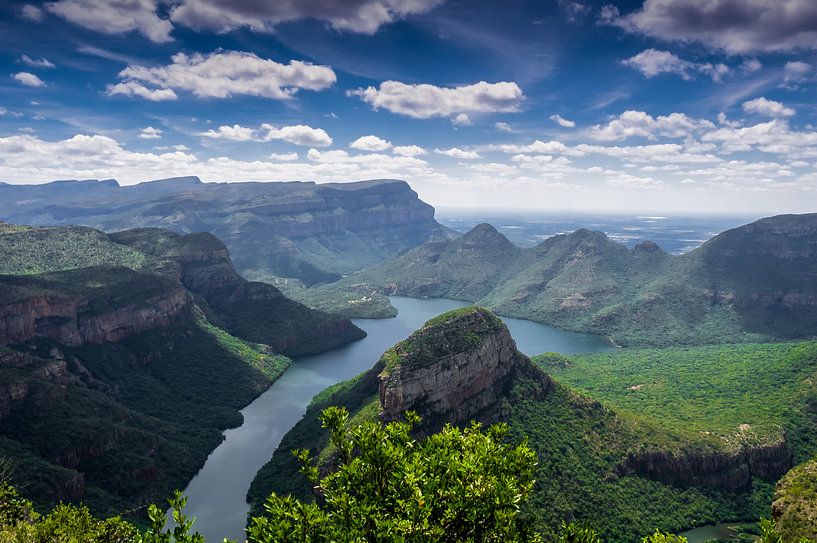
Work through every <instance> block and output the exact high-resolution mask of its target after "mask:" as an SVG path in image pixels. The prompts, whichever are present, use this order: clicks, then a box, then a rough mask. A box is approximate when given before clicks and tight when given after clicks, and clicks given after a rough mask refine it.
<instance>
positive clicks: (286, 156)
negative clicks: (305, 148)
mask: <svg viewBox="0 0 817 543" xmlns="http://www.w3.org/2000/svg"><path fill="white" fill-rule="evenodd" d="M267 158H269V159H270V160H275V161H280V162H292V161H293V160H298V153H295V152H292V153H270V154H269V156H267Z"/></svg>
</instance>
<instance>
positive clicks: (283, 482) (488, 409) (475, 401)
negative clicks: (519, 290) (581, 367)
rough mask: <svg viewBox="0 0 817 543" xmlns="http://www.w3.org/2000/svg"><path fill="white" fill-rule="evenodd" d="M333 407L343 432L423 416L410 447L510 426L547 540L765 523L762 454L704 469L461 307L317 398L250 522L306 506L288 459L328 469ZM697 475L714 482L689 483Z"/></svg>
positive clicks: (265, 475)
mask: <svg viewBox="0 0 817 543" xmlns="http://www.w3.org/2000/svg"><path fill="white" fill-rule="evenodd" d="M332 405H342V406H344V407H346V408H347V409H348V410H349V412H350V423H351V424H355V423H358V422H361V421H366V420H380V421H384V422H385V421H391V420H395V419H399V418H400V417H401V416H402V414H403V413H405V411H406V410H412V411H415V412H417V413H418V414H420V415H421V417H422V422H421V424H420V426H419V427H418V429H417V430H418V435H419V436H422V435H423V434H425V433H427V432H431V431H434V430H436V429H438V428H440V427H441V426H442V425H444V424H448V423H450V424H456V425H467V424H470V422H471V421H472V420H473V421H479V422H482V423H487V424H490V423H496V422H505V423H508V424H509V425H510V427H511V433H512V436H513V438H518V439H522V438H523V436H524V437H525V438H527V439H528V443H529V445H530V446H531V447H532V448H533V449H534V450H535V451H536V452H537V453H538V455H539V466H538V468H537V469H538V472H537V475H536V479H537V485H536V487H535V491H534V497H533V499H532V500H531V501H530V503H526V504H524V508H525V511H526V513H529V514H530V515H531V519H532V522H535V523H536V524H537V527H538V528H540V529H541V530H542V531H543V532H544V533H546V534H551V535H552V534H554V533H555V532H556V531H557V530H558V527H559V525H560V524H561V522H562V521H563V520H565V519H575V520H579V521H581V520H591V519H592V520H593V522H594V524H595V525H596V526H600V527H601V530H602V532H603V534H604V536H605V538H606V539H608V540H613V541H633V540H635V539H636V538H637V536H639V535H643V534H646V533H650V532H652V531H654V530H655V529H656V528H660V529H662V530H678V529H681V528H686V527H689V526H692V525H694V524H696V523H700V522H701V521H702V519H707V520H708V521H718V520H723V521H726V520H728V519H729V518H751V517H753V516H755V514H762V513H761V508H756V504H757V503H761V502H762V500H753V499H752V493H753V485H752V484H751V482H752V481H751V478H752V477H753V476H754V474H758V475H759V474H760V473H761V472H764V473H766V471H767V470H768V471H769V472H770V471H773V470H775V469H777V468H776V467H775V466H772V464H773V463H774V462H777V461H778V460H780V458H779V457H778V456H777V453H776V452H771V451H769V454H768V455H764V453H758V454H753V455H750V456H751V458H749V459H747V458H745V457H737V456H735V457H732V456H729V455H728V454H723V462H722V465H719V466H718V467H716V468H713V469H709V468H708V464H709V463H713V466H714V463H717V462H715V461H713V458H714V457H715V456H714V455H712V456H707V455H706V454H699V453H700V452H701V451H707V450H709V451H712V450H713V449H712V448H711V444H710V443H701V444H700V447H696V446H695V445H694V444H691V443H688V442H687V441H686V439H685V438H681V437H679V436H676V435H674V434H673V433H672V432H670V431H668V430H666V429H662V428H661V427H660V426H658V425H653V424H650V423H649V422H648V420H647V417H646V416H632V415H629V414H621V413H617V412H615V411H613V410H611V409H609V408H608V407H606V406H605V405H604V404H602V403H600V402H597V401H595V400H592V399H590V398H588V397H587V396H583V395H581V394H578V393H576V392H573V391H572V390H570V389H568V388H566V387H565V386H562V385H560V384H559V383H558V382H556V381H554V380H553V379H551V378H550V377H549V376H548V375H547V374H546V373H545V372H543V371H542V370H541V369H540V368H538V367H536V366H535V365H534V364H533V363H532V362H531V361H530V360H529V359H528V358H527V357H526V356H524V355H523V354H521V353H519V352H518V351H517V349H516V345H515V343H514V341H513V339H512V338H511V336H510V334H509V332H508V329H507V328H506V327H505V325H504V324H503V323H502V322H501V321H500V320H499V319H498V318H497V317H496V316H495V315H493V314H492V313H491V312H490V311H488V310H485V309H481V308H466V309H462V310H457V311H454V312H450V313H446V314H444V315H441V316H440V317H437V318H435V319H432V320H431V321H429V322H428V323H426V324H425V326H423V327H422V328H420V329H419V330H418V331H416V332H415V333H413V334H412V335H411V336H409V338H408V339H406V340H404V341H402V342H400V343H398V344H397V345H395V346H394V347H393V348H391V349H389V350H388V351H386V353H384V355H383V356H382V357H381V359H380V361H379V362H378V363H377V364H376V365H375V366H374V367H373V368H372V369H371V370H369V371H368V372H366V373H364V374H362V375H360V376H359V377H357V378H355V379H352V380H350V381H347V382H345V383H341V384H339V385H336V386H333V387H330V388H329V389H327V390H326V391H324V392H323V393H321V394H320V395H318V396H317V397H316V398H315V400H313V403H312V404H311V405H310V407H309V408H308V410H307V413H306V415H305V417H304V418H303V419H302V420H301V422H299V423H298V424H297V425H296V426H295V427H294V428H293V429H292V430H291V431H290V432H289V433H288V434H287V435H286V436H285V437H284V439H283V440H282V442H281V445H280V446H279V447H278V449H277V450H276V451H275V452H274V454H273V457H272V459H271V461H270V462H269V463H268V464H267V465H266V466H264V468H262V470H261V471H260V472H259V474H258V476H257V477H256V479H255V480H254V481H253V484H252V486H251V488H250V491H249V494H248V498H249V500H250V502H251V503H252V506H253V511H254V512H256V513H257V512H260V511H261V504H262V503H263V500H264V498H265V497H266V496H268V495H269V494H270V493H271V492H273V491H274V492H276V493H278V494H281V495H287V494H293V495H296V496H298V497H301V498H309V496H310V495H311V488H310V486H309V484H308V482H307V481H306V480H305V479H304V478H300V477H298V476H297V475H296V474H297V472H298V464H297V461H296V460H295V459H294V458H293V456H292V454H291V451H292V450H293V449H296V448H307V449H309V450H311V451H312V452H313V453H316V454H317V458H318V462H319V463H321V467H322V468H323V469H331V465H332V455H333V452H332V450H330V449H329V448H327V438H326V435H325V432H324V431H322V430H321V428H320V424H319V422H318V420H317V418H318V414H319V413H320V411H321V410H322V409H324V408H326V407H328V406H332ZM682 448H685V450H686V451H689V454H687V453H686V452H684V453H683V454H680V453H676V456H673V455H672V454H670V453H668V452H667V453H665V454H666V457H665V458H666V459H669V458H675V460H674V462H675V464H673V462H670V461H663V463H662V465H661V466H659V463H661V462H659V459H658V456H657V455H656V456H654V457H650V458H651V459H652V460H653V463H652V464H649V461H647V460H643V462H644V466H646V465H649V466H650V469H640V468H641V467H642V465H641V464H637V462H635V459H636V458H641V459H645V458H646V457H644V456H639V453H640V452H641V451H648V450H652V451H678V450H681V449H682ZM780 454H782V455H783V457H784V459H785V458H788V453H787V452H785V451H784V450H781V452H780ZM628 461H629V462H632V464H628ZM747 461H748V462H749V464H750V465H752V466H753V467H751V468H750V469H749V472H748V473H749V475H750V478H749V480H748V481H747V480H745V479H743V478H741V479H740V480H738V479H737V478H734V477H730V478H723V479H720V480H719V479H718V478H717V474H718V473H720V471H721V470H723V471H725V472H730V473H732V472H735V473H737V472H740V471H741V469H742V467H741V466H742V465H743V464H744V463H745V462H747ZM763 462H768V463H769V467H768V468H764V467H762V466H761V464H762V463H763ZM628 465H629V466H630V468H632V469H628V468H626V466H628ZM688 467H689V469H688ZM700 467H704V468H705V469H709V474H710V475H712V477H710V478H706V477H705V476H702V474H699V473H697V472H695V469H696V468H700ZM752 470H754V471H752Z"/></svg>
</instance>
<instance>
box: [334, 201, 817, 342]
mask: <svg viewBox="0 0 817 543" xmlns="http://www.w3.org/2000/svg"><path fill="white" fill-rule="evenodd" d="M336 287H338V288H341V289H345V290H348V291H361V292H369V291H372V290H379V291H381V292H385V293H395V294H402V295H406V296H419V297H426V296H428V297H447V298H455V299H460V300H467V301H472V302H476V303H479V304H481V305H485V306H487V307H490V308H492V309H495V310H497V311H499V312H500V313H503V314H506V315H509V316H516V317H523V318H529V319H532V320H536V321H539V322H544V323H547V324H552V325H555V326H559V327H562V328H567V329H571V330H581V331H589V332H595V333H600V334H605V335H610V336H612V337H613V338H614V339H615V340H616V341H617V342H618V343H620V344H622V345H672V344H679V343H681V344H684V343H686V344H690V343H717V342H724V341H726V342H735V341H746V340H760V339H768V338H772V339H774V338H798V337H810V336H814V335H817V214H811V215H784V216H779V217H771V218H768V219H763V220H760V221H758V222H755V223H752V224H750V225H746V226H743V227H740V228H736V229H734V230H729V231H727V232H724V233H722V234H720V235H718V236H715V237H714V238H712V239H711V240H709V241H708V242H706V243H705V244H703V245H702V246H701V247H699V248H698V249H696V250H694V251H692V252H690V253H687V254H684V255H680V256H673V255H670V254H668V253H666V252H664V251H663V250H661V248H660V247H658V246H657V245H656V244H655V243H652V242H644V243H641V244H639V245H638V246H636V247H635V248H633V249H632V250H628V249H627V248H626V247H625V246H624V245H622V244H619V243H616V242H614V241H612V240H610V239H609V238H607V237H606V236H605V235H604V234H603V233H601V232H591V231H589V230H584V229H581V230H577V231H576V232H573V233H571V234H566V235H559V236H554V237H551V238H549V239H547V240H545V241H543V242H542V243H540V244H539V245H537V246H535V247H531V248H526V249H522V248H518V247H515V246H513V245H512V244H511V243H510V242H509V241H508V240H507V239H506V238H505V237H504V236H502V234H500V233H499V232H497V231H496V230H495V229H494V228H493V227H491V226H490V225H479V226H477V227H476V228H474V229H473V230H471V231H470V232H468V233H467V234H465V235H464V236H462V237H461V238H457V239H453V240H443V241H436V242H431V243H428V244H426V245H423V246H421V247H418V248H416V249H413V250H411V251H408V252H407V253H405V254H403V255H401V256H399V257H397V258H396V259H394V260H392V261H389V262H387V263H385V264H383V265H381V266H377V267H374V268H371V269H368V270H365V271H363V272H361V273H357V274H353V275H351V276H349V277H347V278H344V279H343V280H342V281H340V282H339V283H337V284H336Z"/></svg>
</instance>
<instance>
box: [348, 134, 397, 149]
mask: <svg viewBox="0 0 817 543" xmlns="http://www.w3.org/2000/svg"><path fill="white" fill-rule="evenodd" d="M349 147H351V148H352V149H358V150H360V151H385V150H386V149H389V148H390V147H391V142H390V141H386V140H384V139H381V138H378V137H377V136H375V135H369V136H362V137H360V138H358V139H356V140H355V141H353V142H352V143H350V144H349Z"/></svg>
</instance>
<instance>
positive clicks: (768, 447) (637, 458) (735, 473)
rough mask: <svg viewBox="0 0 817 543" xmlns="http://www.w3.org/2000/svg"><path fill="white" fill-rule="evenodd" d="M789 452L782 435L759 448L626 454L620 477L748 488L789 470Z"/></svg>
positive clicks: (674, 483)
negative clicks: (755, 481)
mask: <svg viewBox="0 0 817 543" xmlns="http://www.w3.org/2000/svg"><path fill="white" fill-rule="evenodd" d="M791 462H792V452H791V449H790V448H789V445H788V443H787V442H786V439H785V437H784V436H782V435H781V437H780V438H779V439H778V440H775V441H772V442H769V443H766V444H759V445H743V446H739V447H737V448H736V449H735V450H733V451H724V450H708V451H699V450H681V451H672V452H671V451H666V450H653V451H644V452H639V453H635V454H630V455H629V456H628V457H627V459H626V460H624V462H623V463H622V464H621V465H620V469H619V472H620V474H622V475H625V474H635V475H641V476H643V477H647V478H650V479H654V480H656V481H661V482H663V483H668V484H672V485H679V486H709V487H715V488H724V489H730V490H736V489H742V488H748V487H749V486H751V483H752V478H753V477H758V478H760V479H763V480H765V481H770V482H773V481H776V480H777V479H778V478H779V477H780V476H781V475H782V474H784V473H786V470H788V469H789V468H790V467H791Z"/></svg>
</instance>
